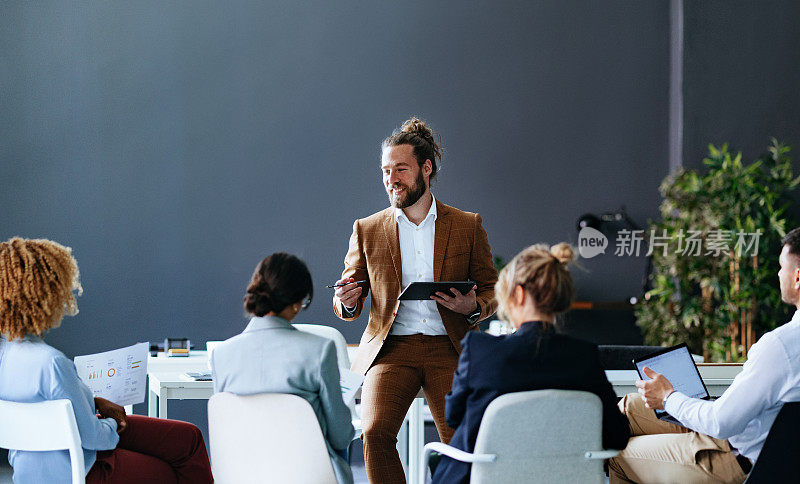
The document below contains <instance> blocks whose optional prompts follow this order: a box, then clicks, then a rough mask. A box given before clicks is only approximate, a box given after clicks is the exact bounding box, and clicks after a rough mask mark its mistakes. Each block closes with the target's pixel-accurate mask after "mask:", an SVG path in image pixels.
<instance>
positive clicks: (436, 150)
mask: <svg viewBox="0 0 800 484" xmlns="http://www.w3.org/2000/svg"><path fill="white" fill-rule="evenodd" d="M437 138H438V140H439V142H438V143H437V142H436V140H437ZM441 144H442V137H441V136H440V135H438V134H436V133H434V132H433V130H432V129H431V128H430V127H428V125H427V124H425V121H422V120H421V119H419V118H417V117H415V116H412V117H411V118H409V119H407V120H406V121H405V122H404V123H403V125H402V126H401V127H400V129H399V130H395V131H394V132H393V133H392V135H391V136H389V137H388V138H386V139H385V140H383V143H382V144H381V148H382V149H386V148H389V147H391V146H401V145H411V146H412V147H413V153H414V158H416V159H417V163H418V164H419V166H422V165H423V163H425V160H431V168H433V171H431V176H430V181H431V182H433V179H434V178H436V174H437V173H439V165H438V164H437V160H438V162H439V163H441V162H442V152H443V151H444V149H443V148H442V146H441Z"/></svg>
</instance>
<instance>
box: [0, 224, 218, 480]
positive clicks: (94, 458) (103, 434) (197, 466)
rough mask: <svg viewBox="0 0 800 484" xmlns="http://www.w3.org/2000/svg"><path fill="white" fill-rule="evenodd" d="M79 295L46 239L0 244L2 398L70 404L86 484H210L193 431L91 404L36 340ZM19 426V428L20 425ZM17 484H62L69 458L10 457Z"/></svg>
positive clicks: (72, 308)
mask: <svg viewBox="0 0 800 484" xmlns="http://www.w3.org/2000/svg"><path fill="white" fill-rule="evenodd" d="M76 291H77V292H78V294H80V293H81V292H82V288H81V284H80V281H79V272H78V264H77V263H76V262H75V259H74V258H73V257H72V253H71V250H70V249H69V248H68V247H64V246H63V245H61V244H58V243H56V242H53V241H50V240H44V239H22V238H19V237H14V238H12V239H10V240H8V241H6V242H0V399H2V400H8V401H13V402H23V403H33V402H40V401H44V400H58V399H68V400H70V401H71V402H72V408H73V411H74V412H75V420H76V422H77V424H78V432H79V433H80V437H81V445H82V446H83V455H84V463H85V466H86V471H87V475H86V482H87V483H134V482H165V483H166V482H187V483H188V482H193V483H203V482H213V478H212V477H211V466H210V465H209V462H208V455H207V454H206V448H205V443H204V442H203V436H202V434H201V433H200V431H199V430H198V429H197V427H195V426H194V425H192V424H189V423H186V422H178V421H173V420H158V419H151V418H147V417H142V416H138V415H130V416H127V415H125V410H124V409H123V408H122V407H120V406H119V405H116V404H114V403H112V402H109V401H108V400H105V399H103V398H99V397H95V398H92V392H91V390H89V388H88V387H87V386H86V385H85V384H83V382H82V381H81V380H80V378H79V377H78V373H77V371H76V370H75V365H74V364H73V363H72V361H70V360H69V359H68V358H67V357H66V356H64V354H63V353H61V352H60V351H58V350H57V349H55V348H53V347H51V346H49V345H48V344H47V343H45V342H44V340H43V339H42V337H43V336H44V335H45V333H47V331H48V330H50V329H52V328H55V327H57V326H58V325H59V324H61V319H62V318H63V317H64V316H65V315H70V316H71V315H75V314H77V312H78V305H77V303H76V301H75V292H76ZM20 425H24V423H22V422H21V423H20ZM9 462H11V465H12V466H13V467H14V482H15V483H40V482H47V483H59V482H65V483H68V482H70V481H71V479H70V477H71V473H70V461H69V454H68V452H67V451H53V452H29V451H17V450H11V452H10V453H9Z"/></svg>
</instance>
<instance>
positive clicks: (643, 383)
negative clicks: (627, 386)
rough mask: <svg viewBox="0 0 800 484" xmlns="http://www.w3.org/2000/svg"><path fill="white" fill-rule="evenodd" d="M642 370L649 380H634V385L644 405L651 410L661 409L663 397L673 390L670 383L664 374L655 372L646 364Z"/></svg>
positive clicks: (662, 407)
mask: <svg viewBox="0 0 800 484" xmlns="http://www.w3.org/2000/svg"><path fill="white" fill-rule="evenodd" d="M642 371H643V372H644V374H645V375H647V376H648V377H649V378H650V380H636V383H635V385H636V388H638V389H639V394H640V395H641V396H642V400H644V404H645V406H646V407H648V408H652V409H653V410H663V409H664V399H665V398H667V396H668V395H669V394H670V393H672V392H674V391H675V389H674V388H673V387H672V383H670V382H669V380H667V378H666V377H665V376H664V375H662V374H660V373H656V372H655V371H653V370H651V369H650V368H648V367H646V366H645V367H644V369H643V370H642Z"/></svg>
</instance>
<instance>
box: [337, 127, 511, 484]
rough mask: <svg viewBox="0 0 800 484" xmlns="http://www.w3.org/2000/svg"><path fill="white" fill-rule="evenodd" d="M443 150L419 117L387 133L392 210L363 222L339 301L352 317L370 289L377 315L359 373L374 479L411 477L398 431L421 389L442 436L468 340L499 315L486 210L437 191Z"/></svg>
mask: <svg viewBox="0 0 800 484" xmlns="http://www.w3.org/2000/svg"><path fill="white" fill-rule="evenodd" d="M437 159H438V160H441V148H440V147H439V146H438V144H437V143H436V141H435V140H434V137H433V132H432V131H431V130H430V128H428V127H427V126H426V125H425V124H424V123H423V122H422V121H420V120H418V119H416V118H411V119H409V120H408V121H406V122H405V123H404V124H403V127H402V128H401V130H400V131H396V132H395V133H394V134H392V136H390V137H389V138H387V139H386V140H384V142H383V150H382V156H381V168H382V172H383V184H384V187H385V188H386V191H387V194H388V195H389V201H390V203H391V205H392V206H391V207H389V208H387V209H385V210H382V211H380V212H378V213H376V214H373V215H371V216H369V217H367V218H364V219H360V220H356V222H355V223H354V224H353V235H352V236H351V237H350V246H349V249H348V251H347V255H346V257H345V260H344V264H345V268H344V271H343V273H342V278H341V279H340V280H339V281H337V284H346V285H344V286H342V287H339V288H337V290H336V293H335V295H334V298H333V310H334V312H335V313H336V315H337V316H338V317H340V318H342V319H344V320H346V321H352V320H354V319H356V318H358V316H359V315H360V314H361V310H362V308H363V305H364V300H365V298H366V296H367V293H368V292H369V291H370V290H371V297H370V304H371V308H370V314H369V322H368V323H367V328H366V330H365V331H364V334H363V336H362V337H361V343H360V345H359V348H358V353H357V354H356V356H355V359H354V361H353V367H352V369H353V371H357V372H361V373H364V374H366V379H365V380H364V387H363V389H362V393H361V404H362V405H361V408H362V415H361V421H362V427H363V429H364V433H363V439H364V454H365V464H366V469H367V476H368V477H369V480H370V482H372V483H378V482H380V483H385V482H386V483H395V482H396V483H404V482H405V477H404V473H403V468H402V465H401V463H400V458H399V456H398V454H397V450H396V448H395V446H396V443H397V433H398V431H399V430H400V427H401V426H402V423H403V419H404V416H405V414H406V412H407V411H408V408H409V406H410V405H411V402H412V401H413V399H414V397H415V395H416V394H417V393H418V392H419V389H420V387H421V388H422V389H423V390H424V392H425V398H426V400H427V401H428V405H429V406H430V409H431V413H432V415H433V418H434V421H435V423H436V428H437V430H438V432H439V437H440V439H441V440H442V442H448V441H449V440H450V438H451V437H452V435H453V431H454V430H453V429H451V428H450V427H448V426H447V423H446V421H445V412H444V397H445V395H446V394H447V392H449V391H450V387H451V383H452V380H453V373H454V372H455V370H456V367H457V366H458V354H459V352H460V351H461V344H460V342H461V339H462V338H463V337H464V336H465V335H466V333H467V331H469V330H472V329H476V328H477V324H478V321H480V320H482V319H484V318H486V317H488V316H490V315H491V314H493V313H494V311H495V308H496V303H495V301H494V283H495V282H496V281H497V271H496V270H495V268H494V265H493V261H492V254H491V249H490V247H489V241H488V239H487V236H486V232H485V231H484V230H483V227H482V226H481V217H480V216H479V215H478V214H474V213H469V212H463V211H461V210H458V209H455V208H453V207H449V206H447V205H445V204H443V203H441V202H439V201H437V200H435V199H434V198H433V195H432V194H431V192H430V182H431V180H432V179H433V178H434V177H435V176H436V172H437V163H436V162H437ZM361 280H365V281H366V282H365V283H360V284H359V283H357V282H356V281H361ZM465 280H472V281H474V282H475V285H474V286H473V288H472V290H471V291H469V292H468V293H466V294H461V293H460V292H458V291H457V290H455V289H452V290H451V293H450V294H447V293H442V292H439V293H437V295H436V296H432V297H431V299H432V300H431V301H403V302H401V301H399V300H398V299H397V298H398V296H399V295H400V293H401V291H402V289H403V287H405V286H407V285H408V284H409V283H411V282H415V281H465Z"/></svg>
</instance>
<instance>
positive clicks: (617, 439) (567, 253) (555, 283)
mask: <svg viewBox="0 0 800 484" xmlns="http://www.w3.org/2000/svg"><path fill="white" fill-rule="evenodd" d="M574 257H575V253H574V251H573V249H572V247H570V246H569V244H566V243H560V244H557V245H554V246H553V247H548V246H546V245H532V246H530V247H528V248H527V249H525V250H523V251H522V252H520V253H519V254H517V255H516V256H515V257H514V259H512V260H511V262H510V263H509V264H508V265H507V266H506V267H504V268H503V270H502V271H501V272H500V275H499V278H498V280H497V283H496V284H495V290H494V291H495V298H496V299H497V302H498V304H499V310H498V311H499V313H500V314H501V315H502V317H503V318H504V319H506V320H507V321H509V322H510V323H511V325H512V326H513V327H514V328H516V332H515V333H512V334H509V335H503V336H491V335H489V334H487V333H479V332H475V331H471V332H469V333H468V334H467V336H466V337H465V338H464V340H463V341H462V342H461V347H462V350H461V355H460V357H459V360H458V370H456V373H455V376H454V377H453V388H452V391H451V392H450V393H449V394H448V395H447V398H446V411H445V413H446V416H447V424H448V425H450V426H451V427H453V428H455V429H456V432H455V434H454V435H453V439H452V440H451V441H450V445H452V446H454V447H456V448H458V449H461V450H465V451H467V452H472V451H473V450H474V449H475V440H476V438H477V435H478V428H479V427H480V423H481V419H482V418H483V414H484V412H485V411H486V407H488V406H489V403H491V401H492V400H494V399H495V398H497V397H498V396H500V395H503V394H505V393H511V392H521V391H528V390H541V389H548V388H552V389H562V390H583V391H587V392H592V393H594V394H596V395H597V396H599V397H600V400H601V401H602V403H603V446H604V447H605V448H607V449H622V448H624V447H625V445H626V444H627V442H628V437H629V435H630V432H629V429H628V422H627V420H626V419H625V417H624V416H623V415H622V413H621V412H620V411H619V409H618V408H617V397H616V395H615V394H614V390H613V389H612V387H611V384H610V383H609V382H608V380H607V379H606V375H605V373H604V371H603V368H602V367H601V365H600V358H599V356H598V353H597V346H595V345H594V344H591V343H588V342H586V341H581V340H578V339H575V338H572V337H570V336H566V335H561V334H557V333H556V332H555V328H554V321H555V316H556V315H557V314H560V313H563V312H565V311H567V310H568V309H569V307H570V305H571V304H572V298H573V295H574V292H575V289H574V287H573V285H572V276H570V273H569V269H568V267H567V266H568V264H569V263H570V262H572V260H573V259H574ZM542 430H543V431H546V429H542ZM520 445H524V442H521V443H520ZM469 477H470V466H469V464H466V463H463V462H458V461H455V460H453V459H450V458H448V457H443V458H442V461H441V463H440V464H439V466H438V468H437V469H436V472H435V474H434V476H433V482H434V483H439V482H441V483H448V484H450V483H466V482H469ZM531 479H532V480H535V479H536V477H535V476H531Z"/></svg>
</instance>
